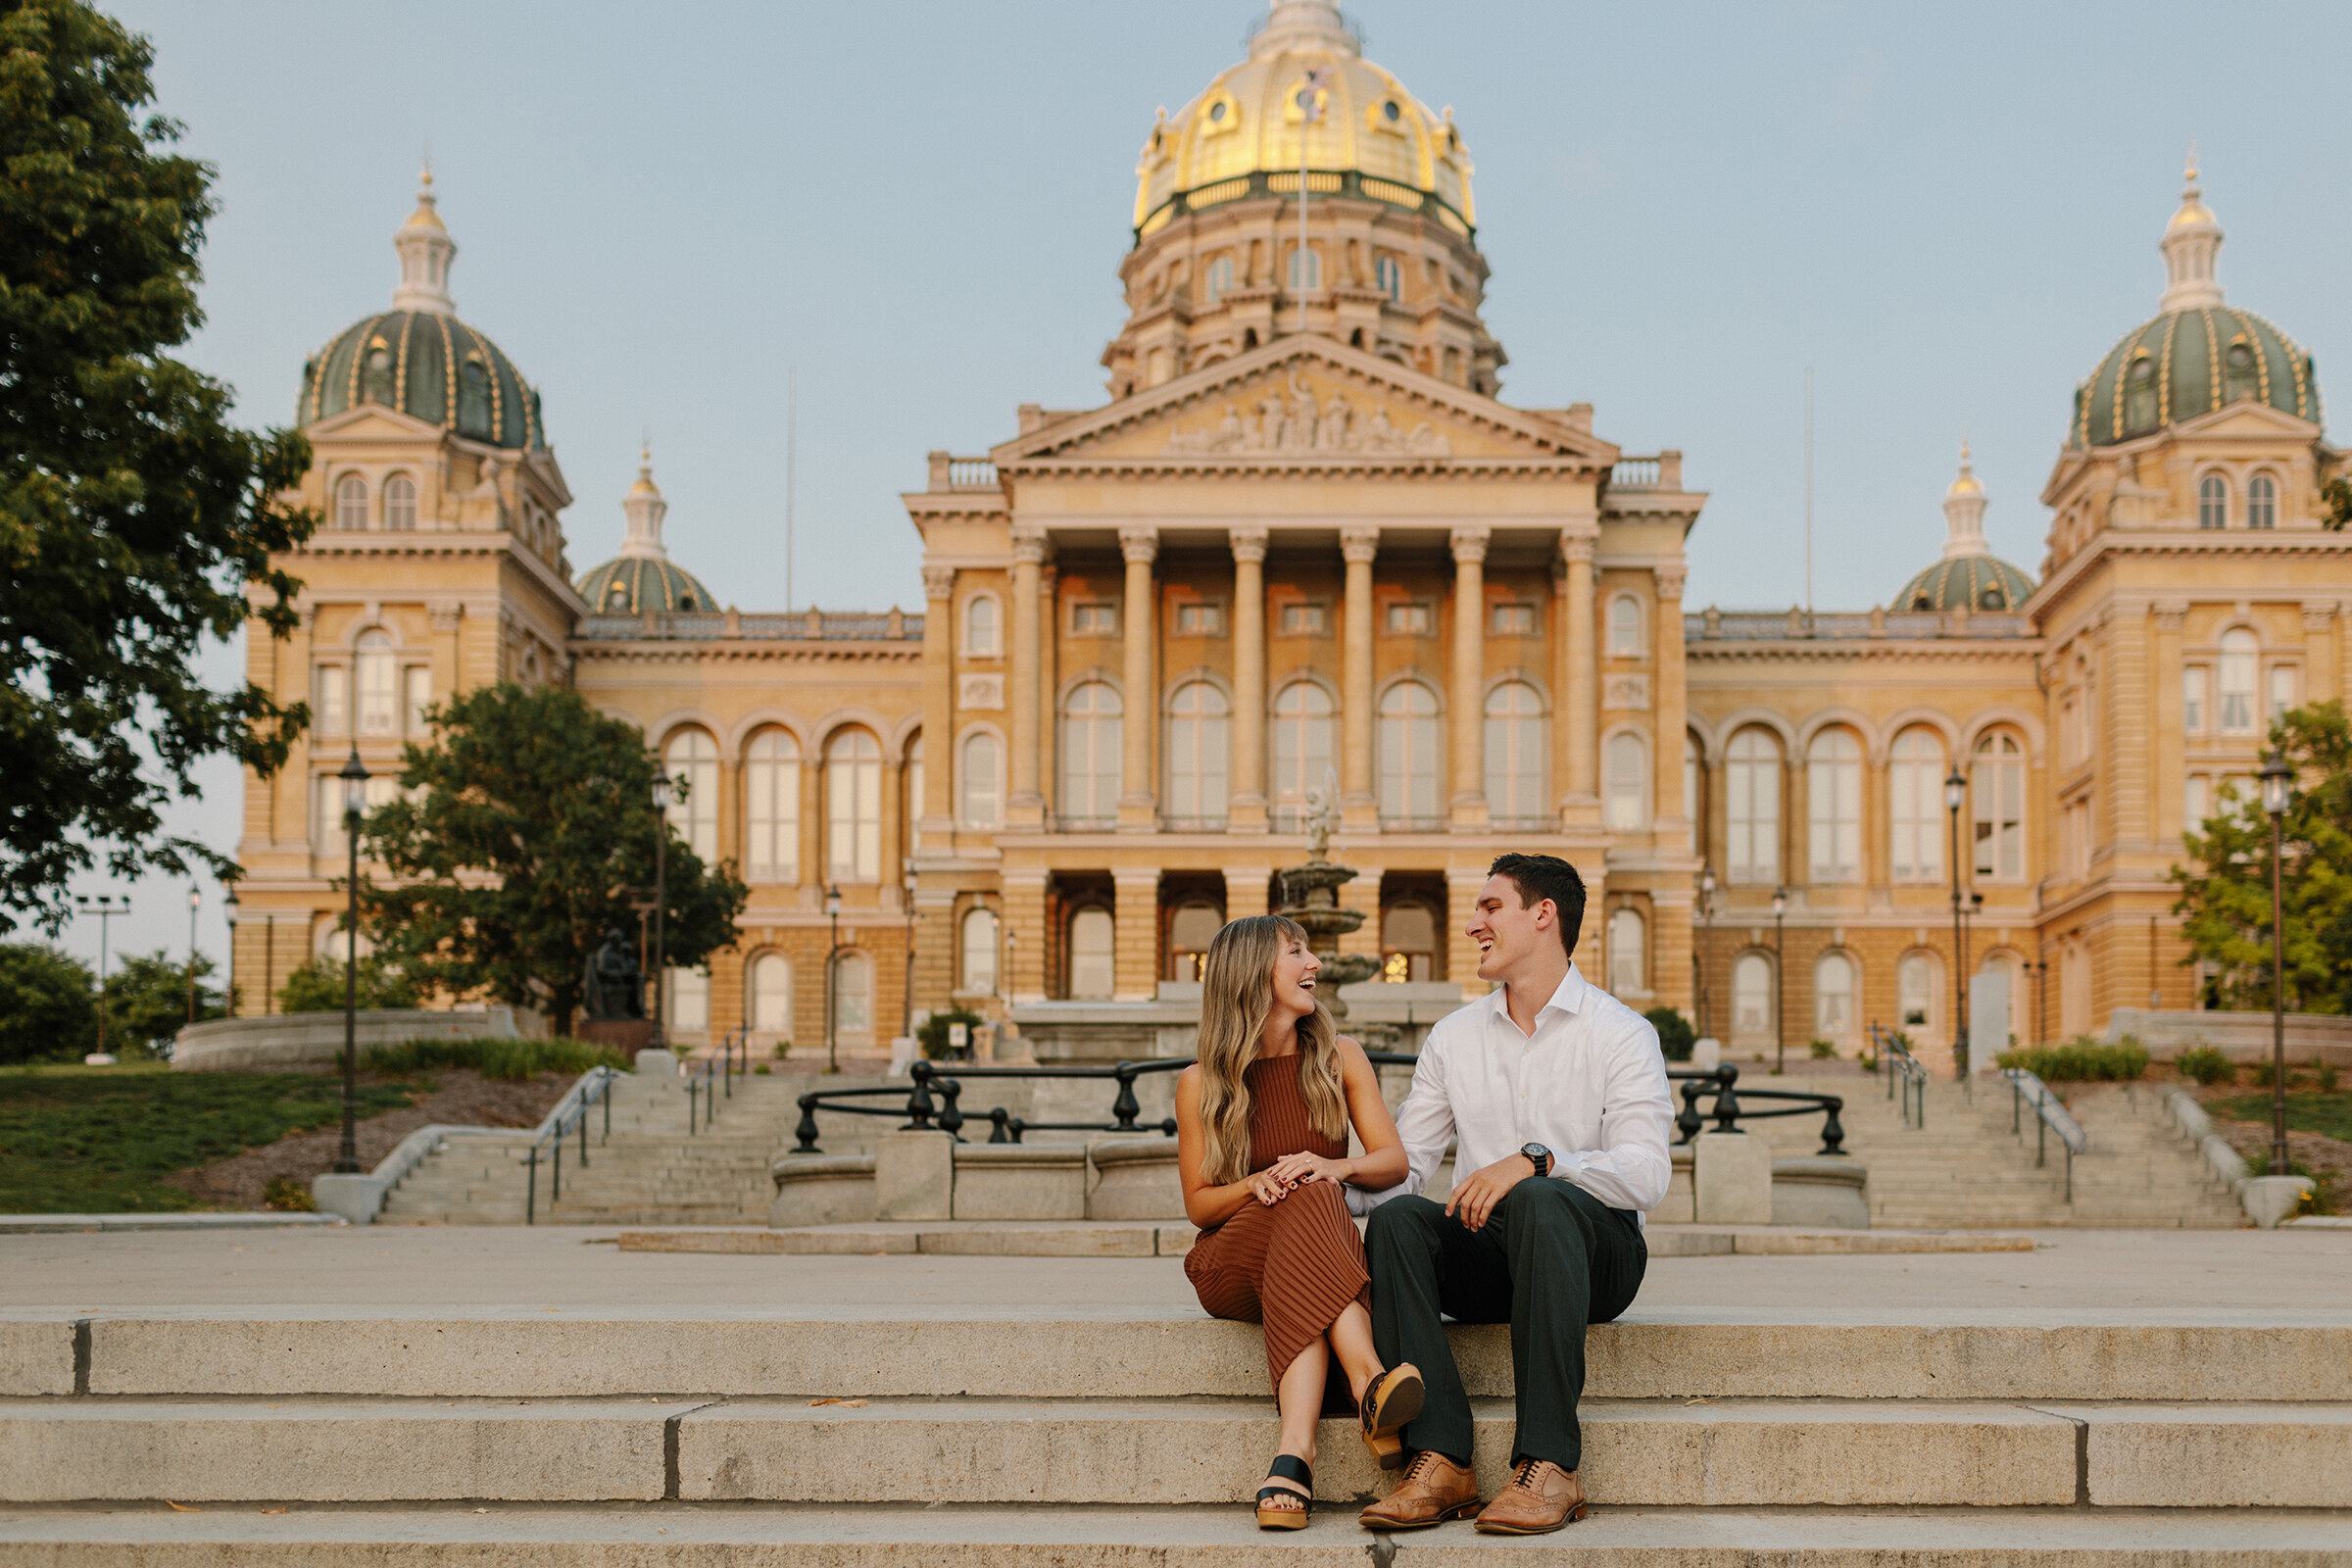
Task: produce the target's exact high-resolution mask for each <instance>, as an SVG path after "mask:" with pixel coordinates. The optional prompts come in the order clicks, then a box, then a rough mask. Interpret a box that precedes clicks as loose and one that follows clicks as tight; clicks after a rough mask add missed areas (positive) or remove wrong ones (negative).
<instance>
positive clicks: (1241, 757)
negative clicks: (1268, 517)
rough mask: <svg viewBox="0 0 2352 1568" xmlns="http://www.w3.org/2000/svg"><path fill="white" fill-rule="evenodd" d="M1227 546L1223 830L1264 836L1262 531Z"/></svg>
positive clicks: (1253, 528) (1242, 532) (1239, 530)
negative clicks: (1229, 616) (1229, 758)
mask: <svg viewBox="0 0 2352 1568" xmlns="http://www.w3.org/2000/svg"><path fill="white" fill-rule="evenodd" d="M1226 538H1227V539H1228V540H1229V541H1230V542H1231V543H1232V546H1233V794H1232V798H1231V799H1232V805H1231V806H1230V807H1229V809H1228V814H1227V819H1226V826H1227V828H1228V830H1229V831H1232V832H1236V833H1263V832H1264V831H1265V830H1266V530H1265V529H1264V528H1263V527H1262V526H1259V525H1256V524H1250V525H1245V526H1237V527H1234V528H1231V529H1228V530H1227V533H1226Z"/></svg>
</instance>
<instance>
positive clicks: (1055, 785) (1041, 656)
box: [951, 561, 1061, 815]
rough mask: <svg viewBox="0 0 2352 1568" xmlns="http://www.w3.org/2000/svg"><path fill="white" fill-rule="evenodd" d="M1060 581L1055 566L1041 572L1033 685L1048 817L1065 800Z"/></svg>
mask: <svg viewBox="0 0 2352 1568" xmlns="http://www.w3.org/2000/svg"><path fill="white" fill-rule="evenodd" d="M1060 581H1061V573H1060V572H1059V571H1057V570H1055V569H1054V563H1053V562H1051V561H1049V562H1047V563H1046V564H1044V565H1042V566H1040V567H1038V568H1037V613H1038V617H1039V624H1040V625H1042V626H1043V627H1044V628H1045V632H1044V635H1043V636H1041V637H1040V638H1039V639H1038V650H1037V678H1036V679H1035V680H1033V681H1030V682H1029V684H1030V685H1032V686H1034V687H1035V688H1036V689H1037V711H1038V712H1039V713H1040V714H1041V715H1042V717H1041V720H1040V722H1039V725H1038V731H1037V756H1038V763H1037V789H1038V793H1039V794H1040V795H1042V796H1043V797H1045V803H1046V804H1045V809H1046V813H1047V814H1048V815H1052V814H1053V813H1054V811H1057V810H1059V809H1061V808H1060V806H1059V805H1058V804H1057V803H1058V802H1059V801H1060V799H1061V793H1060V792H1061V774H1060V773H1059V771H1058V768H1059V766H1060V762H1059V760H1058V758H1059V754H1058V753H1057V752H1056V751H1055V750H1054V748H1055V747H1057V746H1058V745H1059V744H1060V731H1059V727H1058V726H1057V725H1056V724H1055V722H1054V720H1055V718H1056V717H1057V716H1058V715H1059V713H1060V709H1058V708H1057V707H1055V706H1054V705H1055V702H1056V700H1057V694H1058V693H1059V692H1060V690H1061V621H1060V620H1059V619H1058V618H1057V617H1058V614H1059V612H1058V610H1057V608H1056V607H1057V605H1058V604H1059V600H1058V599H1057V598H1056V597H1055V595H1056V590H1057V589H1058V587H1059V585H1060ZM1022 678H1023V677H1022V676H1020V675H1019V674H1017V673H1015V672H1013V671H1010V670H1008V671H1006V672H1005V679H1006V680H1008V681H1017V680H1020V679H1022ZM951 809H952V808H951Z"/></svg>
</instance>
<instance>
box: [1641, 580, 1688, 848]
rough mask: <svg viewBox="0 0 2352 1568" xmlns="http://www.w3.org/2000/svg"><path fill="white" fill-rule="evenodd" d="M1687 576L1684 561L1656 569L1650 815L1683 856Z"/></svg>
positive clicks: (1661, 838) (1665, 843) (1665, 841)
mask: <svg viewBox="0 0 2352 1568" xmlns="http://www.w3.org/2000/svg"><path fill="white" fill-rule="evenodd" d="M1683 578H1684V567H1683V565H1682V564H1681V563H1680V562H1677V563H1675V564H1672V565H1666V566H1660V567H1658V568H1657V584H1658V620H1657V627H1656V630H1655V633H1654V641H1655V643H1656V646H1657V651H1658V657H1657V671H1658V697H1657V715H1658V716H1657V732H1656V734H1655V736H1654V737H1653V738H1652V740H1651V742H1650V746H1651V750H1652V751H1653V752H1654V753H1655V756H1654V757H1653V759H1652V762H1651V775H1652V776H1651V779H1650V782H1651V784H1652V785H1653V786H1654V788H1655V791H1656V793H1655V794H1654V795H1653V796H1652V798H1651V806H1650V813H1651V815H1652V816H1653V817H1654V818H1655V825H1656V830H1657V838H1658V843H1659V845H1660V846H1661V847H1662V848H1664V849H1667V850H1668V851H1669V852H1670V853H1673V854H1677V855H1679V854H1681V853H1683V846H1684V845H1685V844H1686V843H1688V842H1689V834H1690V832H1691V818H1690V817H1689V815H1688V814H1687V812H1686V808H1685V805H1684V801H1683V732H1684V730H1685V728H1686V725H1685V722H1684V717H1683V714H1684V711H1685V705H1686V701H1687V699H1686V695H1685V692H1686V687H1685V681H1684V677H1683Z"/></svg>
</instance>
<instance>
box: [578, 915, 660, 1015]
mask: <svg viewBox="0 0 2352 1568" xmlns="http://www.w3.org/2000/svg"><path fill="white" fill-rule="evenodd" d="M580 992H581V997H580V1000H581V1005H583V1006H584V1007H585V1008H586V1009H587V1013H588V1016H589V1017H591V1018H599V1019H609V1018H642V1017H644V1016H645V977H644V976H643V975H642V974H640V973H639V972H638V969H637V956H636V955H635V954H633V953H631V952H630V951H629V944H628V942H627V940H626V939H625V938H623V937H622V936H621V934H620V930H619V928H618V927H614V928H613V929H612V930H609V931H607V932H606V933H605V941H604V945H603V946H602V947H600V948H598V949H597V950H596V952H595V953H593V954H591V955H589V957H588V972H587V974H586V975H585V976H584V977H583V981H582V984H581V987H580Z"/></svg>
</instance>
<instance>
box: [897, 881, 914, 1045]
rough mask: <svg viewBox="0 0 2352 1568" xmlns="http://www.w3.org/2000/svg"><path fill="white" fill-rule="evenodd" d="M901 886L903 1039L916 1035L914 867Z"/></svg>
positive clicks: (900, 1030) (900, 994)
mask: <svg viewBox="0 0 2352 1568" xmlns="http://www.w3.org/2000/svg"><path fill="white" fill-rule="evenodd" d="M901 886H902V887H903V888H905V890H906V893H907V984H906V987H905V988H904V989H903V990H901V991H900V992H899V1034H900V1037H901V1038H905V1037H907V1036H910V1035H912V1034H913V1033H914V867H913V866H911V865H910V866H907V868H906V870H905V871H904V872H903V873H902V876H901Z"/></svg>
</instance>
